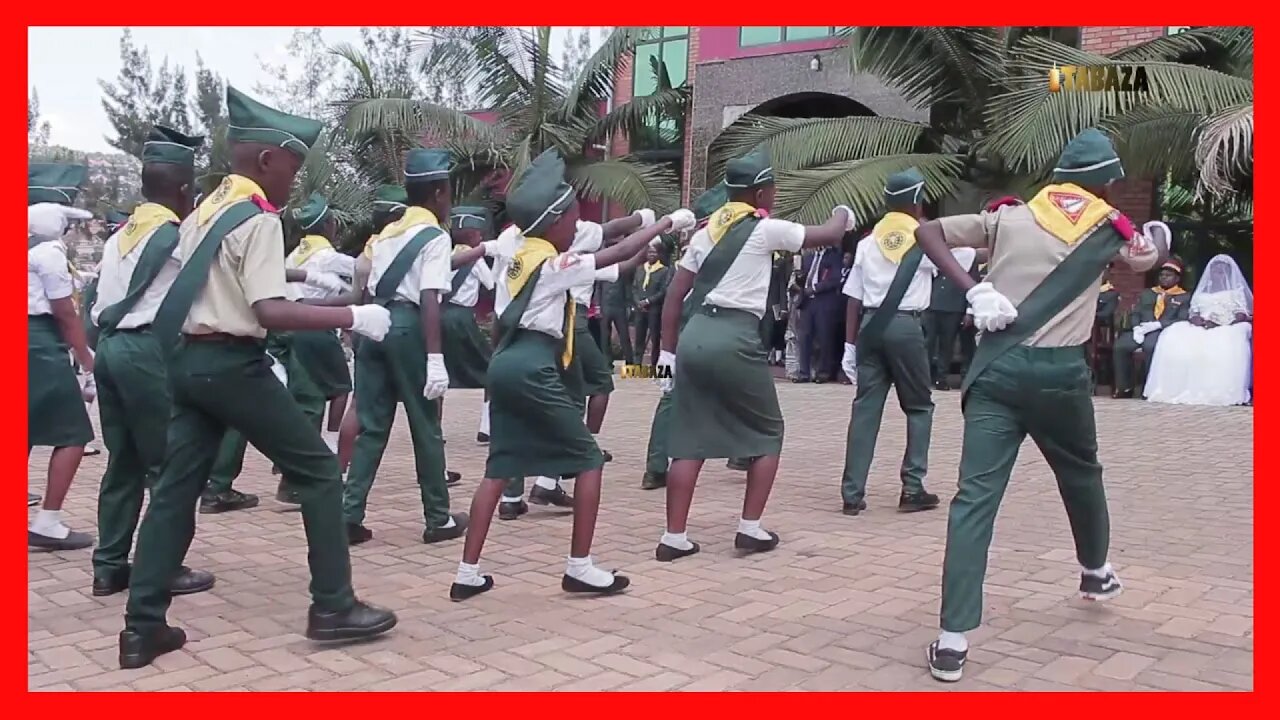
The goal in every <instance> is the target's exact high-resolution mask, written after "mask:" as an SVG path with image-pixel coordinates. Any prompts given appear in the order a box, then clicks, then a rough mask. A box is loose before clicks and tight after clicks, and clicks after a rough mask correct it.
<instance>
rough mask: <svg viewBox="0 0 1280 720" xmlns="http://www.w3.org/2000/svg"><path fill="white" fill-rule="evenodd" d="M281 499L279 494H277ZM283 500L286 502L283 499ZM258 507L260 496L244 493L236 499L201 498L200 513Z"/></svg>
mask: <svg viewBox="0 0 1280 720" xmlns="http://www.w3.org/2000/svg"><path fill="white" fill-rule="evenodd" d="M276 499H277V500H279V499H280V496H279V494H277V495H276ZM281 502H285V501H284V500H281ZM256 507H258V496H257V495H247V494H242V495H240V496H239V497H238V498H236V499H235V500H223V499H218V498H216V497H210V498H207V499H206V498H200V514H201V515H216V514H218V513H224V512H234V511H236V510H248V509H249V508H256Z"/></svg>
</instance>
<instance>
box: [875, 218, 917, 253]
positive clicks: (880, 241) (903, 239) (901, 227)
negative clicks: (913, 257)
mask: <svg viewBox="0 0 1280 720" xmlns="http://www.w3.org/2000/svg"><path fill="white" fill-rule="evenodd" d="M918 227H920V221H919V220H917V219H915V218H913V217H911V216H910V215H908V214H906V213H903V212H898V211H896V210H893V211H890V212H887V213H885V216H884V217H882V218H880V222H878V223H876V226H875V227H874V228H872V229H871V235H872V237H874V238H875V239H876V245H878V246H879V247H880V252H881V253H883V254H884V256H885V258H887V259H888V260H889V261H890V262H892V263H893V264H894V265H897V264H898V263H901V262H902V256H903V255H906V254H907V251H908V250H910V249H911V248H913V247H915V246H916V228H918Z"/></svg>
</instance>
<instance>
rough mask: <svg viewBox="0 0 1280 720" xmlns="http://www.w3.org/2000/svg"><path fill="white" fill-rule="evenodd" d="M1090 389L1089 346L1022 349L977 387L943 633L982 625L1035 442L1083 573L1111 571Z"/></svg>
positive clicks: (946, 571) (954, 510) (999, 361)
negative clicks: (998, 526)
mask: <svg viewBox="0 0 1280 720" xmlns="http://www.w3.org/2000/svg"><path fill="white" fill-rule="evenodd" d="M1089 385H1090V382H1089V367H1088V364H1087V363H1086V362H1085V354H1084V348H1082V347H1067V348H1031V347H1026V346H1018V347H1015V348H1013V349H1012V350H1009V351H1008V352H1006V353H1005V354H1004V355H1002V356H1000V357H999V358H996V359H995V360H994V361H992V363H991V364H990V365H989V366H988V367H987V369H986V370H985V371H984V372H983V373H982V374H981V375H980V376H978V378H977V379H976V380H974V382H973V384H972V385H971V386H970V387H969V390H968V392H967V393H966V396H965V399H964V448H963V450H962V451H961V453H960V484H959V488H958V490H957V491H956V496H955V498H954V499H952V501H951V512H950V515H949V516H948V520H947V552H946V558H945V560H944V561H943V567H942V629H943V630H949V631H951V632H967V631H969V630H972V629H974V628H976V627H977V626H978V623H980V622H981V621H982V581H983V578H984V577H985V576H986V572H987V550H988V548H990V546H991V531H992V528H993V527H994V525H995V520H996V512H997V511H998V510H999V509H1000V500H1001V499H1002V498H1003V497H1004V491H1005V488H1006V487H1007V486H1008V484H1009V475H1010V473H1012V472H1013V464H1014V462H1015V461H1017V459H1018V448H1019V447H1021V445H1022V441H1023V439H1024V438H1026V436H1027V435H1030V436H1031V439H1032V440H1033V441H1035V444H1036V446H1037V447H1039V448H1040V452H1041V453H1042V454H1043V455H1044V459H1045V461H1046V462H1048V464H1049V468H1050V469H1051V470H1053V474H1054V477H1055V478H1056V479H1057V482H1058V493H1059V494H1060V495H1061V496H1062V502H1063V504H1064V505H1066V509H1067V519H1068V521H1069V522H1070V524H1071V534H1072V535H1073V536H1074V538H1075V545H1076V558H1077V559H1078V560H1079V561H1080V565H1081V566H1083V567H1085V568H1091V569H1092V568H1100V567H1102V565H1103V564H1104V563H1106V561H1107V545H1108V543H1109V542H1110V537H1111V525H1110V519H1109V517H1108V515H1107V498H1106V493H1105V492H1104V491H1103V487H1102V466H1101V465H1100V464H1098V439H1097V430H1096V427H1095V425H1094V418H1093V399H1092V398H1091V397H1090V393H1089Z"/></svg>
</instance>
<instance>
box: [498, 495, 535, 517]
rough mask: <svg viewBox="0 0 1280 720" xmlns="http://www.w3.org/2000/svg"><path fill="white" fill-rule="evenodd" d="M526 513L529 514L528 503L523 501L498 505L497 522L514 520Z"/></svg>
mask: <svg viewBox="0 0 1280 720" xmlns="http://www.w3.org/2000/svg"><path fill="white" fill-rule="evenodd" d="M527 512H529V503H527V502H525V501H523V500H521V501H520V502H504V503H498V519H499V520H515V519H516V518H518V517H520V516H521V515H523V514H525V513H527Z"/></svg>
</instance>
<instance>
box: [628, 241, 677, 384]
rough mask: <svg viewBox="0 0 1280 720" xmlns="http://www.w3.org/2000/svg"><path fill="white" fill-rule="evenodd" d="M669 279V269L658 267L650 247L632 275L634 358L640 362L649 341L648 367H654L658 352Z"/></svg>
mask: <svg viewBox="0 0 1280 720" xmlns="http://www.w3.org/2000/svg"><path fill="white" fill-rule="evenodd" d="M670 280H671V268H669V267H667V266H666V265H663V264H662V252H661V251H660V250H659V249H658V248H654V247H651V248H649V250H648V255H646V256H645V264H644V267H643V268H641V269H640V270H639V271H637V272H636V280H635V298H636V355H637V356H638V357H639V358H640V359H641V360H644V349H645V345H646V344H648V343H649V341H650V340H652V342H653V353H652V356H651V357H650V360H649V364H650V365H657V364H658V352H659V350H661V349H662V301H663V299H664V298H666V296H667V285H668V284H669V283H670Z"/></svg>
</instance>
